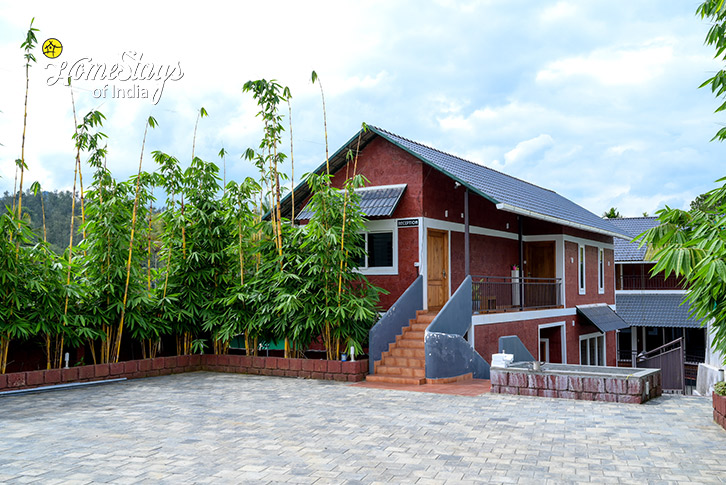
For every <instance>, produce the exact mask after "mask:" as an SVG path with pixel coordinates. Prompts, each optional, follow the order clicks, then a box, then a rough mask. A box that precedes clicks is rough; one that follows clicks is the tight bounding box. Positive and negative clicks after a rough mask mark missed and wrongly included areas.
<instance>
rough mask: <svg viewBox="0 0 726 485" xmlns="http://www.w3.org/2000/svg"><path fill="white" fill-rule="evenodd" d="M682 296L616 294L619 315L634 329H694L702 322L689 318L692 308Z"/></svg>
mask: <svg viewBox="0 0 726 485" xmlns="http://www.w3.org/2000/svg"><path fill="white" fill-rule="evenodd" d="M683 298H684V295H682V294H665V295H659V294H655V293H646V294H632V295H628V294H616V295H615V305H616V308H617V310H618V314H619V315H620V316H621V317H623V320H625V321H626V322H628V325H630V326H632V327H692V328H698V327H700V326H701V320H695V319H693V318H691V317H690V316H689V313H690V306H689V305H688V302H686V303H683V305H681V302H682V301H683Z"/></svg>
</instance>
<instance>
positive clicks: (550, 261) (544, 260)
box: [524, 241, 555, 278]
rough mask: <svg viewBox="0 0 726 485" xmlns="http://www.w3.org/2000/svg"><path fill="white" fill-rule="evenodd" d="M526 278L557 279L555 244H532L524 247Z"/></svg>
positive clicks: (544, 242) (547, 242) (550, 242)
mask: <svg viewBox="0 0 726 485" xmlns="http://www.w3.org/2000/svg"><path fill="white" fill-rule="evenodd" d="M524 260H525V262H526V264H525V265H524V276H526V277H528V278H554V277H555V242H554V241H542V242H530V243H525V245H524Z"/></svg>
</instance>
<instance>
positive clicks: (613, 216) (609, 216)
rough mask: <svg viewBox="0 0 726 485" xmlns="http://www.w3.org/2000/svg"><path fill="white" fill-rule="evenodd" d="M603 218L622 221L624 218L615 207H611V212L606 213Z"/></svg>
mask: <svg viewBox="0 0 726 485" xmlns="http://www.w3.org/2000/svg"><path fill="white" fill-rule="evenodd" d="M602 216H603V217H605V218H607V219H620V218H621V217H622V216H621V215H620V212H618V210H617V209H616V208H615V207H611V208H610V210H608V211H607V212H604V213H603V215H602Z"/></svg>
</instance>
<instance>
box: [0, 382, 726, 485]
mask: <svg viewBox="0 0 726 485" xmlns="http://www.w3.org/2000/svg"><path fill="white" fill-rule="evenodd" d="M588 481H592V482H607V483H648V482H652V483H663V482H698V483H726V431H724V430H722V429H721V428H719V427H717V426H716V425H715V424H714V423H713V421H712V420H711V406H710V401H709V400H707V399H704V398H697V397H663V398H659V399H656V400H653V401H650V402H649V403H648V404H645V405H640V406H639V405H625V404H613V403H599V402H578V401H568V400H560V399H545V398H529V397H516V396H506V395H494V394H485V395H482V396H478V397H470V396H447V395H438V394H425V393H419V392H403V391H388V390H380V389H367V388H362V387H354V386H349V385H346V384H341V383H332V382H324V381H312V380H299V379H290V378H275V377H259V376H245V375H235V374H215V373H205V372H198V373H191V374H182V375H175V376H167V377H158V378H150V379H140V380H136V381H127V382H123V383H118V384H108V385H102V386H96V387H88V388H83V389H74V390H66V391H54V392H46V393H40V394H26V395H19V396H12V397H10V396H7V397H0V482H7V483H31V482H36V483H43V484H50V483H64V484H70V483H318V484H324V483H421V484H424V483H457V484H458V483H467V482H469V483H478V482H494V483H515V482H516V483H546V482H549V483H563V482H588Z"/></svg>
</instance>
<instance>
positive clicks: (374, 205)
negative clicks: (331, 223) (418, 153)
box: [295, 184, 406, 221]
mask: <svg viewBox="0 0 726 485" xmlns="http://www.w3.org/2000/svg"><path fill="white" fill-rule="evenodd" d="M405 190H406V184H401V185H385V186H380V187H365V188H362V189H355V193H356V194H359V195H360V208H361V211H362V212H363V214H365V215H366V217H390V216H391V214H393V211H394V210H396V206H397V205H398V202H399V201H400V200H401V196H402V195H403V192H404V191H405ZM312 215H313V212H312V211H310V210H308V206H305V208H304V209H303V210H302V211H301V212H300V214H299V215H297V216H295V219H297V220H299V221H300V220H307V219H310V217H312Z"/></svg>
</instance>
